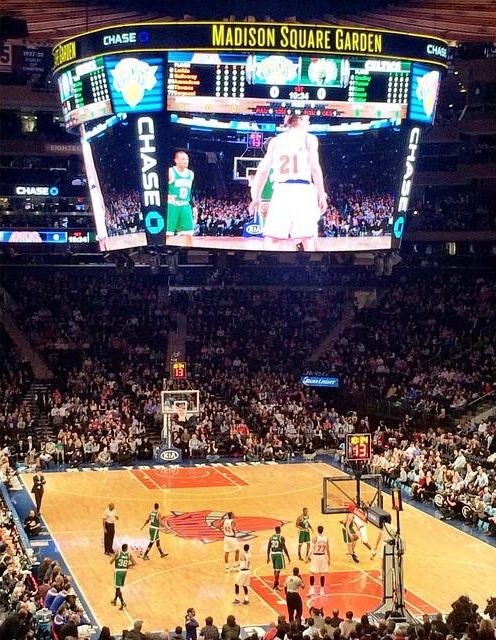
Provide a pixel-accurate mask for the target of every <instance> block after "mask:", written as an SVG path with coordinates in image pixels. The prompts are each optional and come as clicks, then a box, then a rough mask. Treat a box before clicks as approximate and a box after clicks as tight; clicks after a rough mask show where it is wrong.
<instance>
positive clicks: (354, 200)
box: [195, 184, 394, 237]
mask: <svg viewBox="0 0 496 640" xmlns="http://www.w3.org/2000/svg"><path fill="white" fill-rule="evenodd" d="M248 205H249V199H248V198H247V197H242V196H239V195H238V196H237V195H233V197H232V198H225V199H219V198H199V199H198V200H197V201H196V202H195V206H196V208H197V212H198V214H197V220H196V228H195V235H200V236H240V235H242V233H243V226H244V225H245V224H246V223H248V222H250V221H252V216H251V214H250V213H249V212H248ZM393 205H394V200H393V196H392V195H385V194H375V193H373V194H367V193H363V191H362V190H361V189H360V188H358V187H355V186H354V185H345V184H337V185H335V187H331V188H330V190H329V206H328V208H327V211H326V212H325V213H324V215H323V216H322V218H321V219H320V222H319V235H320V236H324V237H331V236H332V237H348V236H349V237H356V236H369V235H372V236H379V235H384V234H385V233H386V232H387V231H388V230H389V229H390V221H391V217H392V213H393Z"/></svg>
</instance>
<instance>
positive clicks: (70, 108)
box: [58, 57, 112, 128]
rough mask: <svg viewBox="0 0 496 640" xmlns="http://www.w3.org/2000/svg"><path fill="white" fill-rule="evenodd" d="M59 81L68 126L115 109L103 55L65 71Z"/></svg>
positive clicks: (107, 113)
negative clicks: (111, 99)
mask: <svg viewBox="0 0 496 640" xmlns="http://www.w3.org/2000/svg"><path fill="white" fill-rule="evenodd" d="M58 84H59V93H60V99H61V102H62V113H63V114H64V121H65V123H66V125H67V127H68V128H71V127H74V126H76V125H79V124H81V123H83V122H87V121H88V120H94V119H97V118H101V117H103V116H107V115H110V114H111V113H112V104H111V101H110V91H109V86H108V81H107V75H106V72H105V63H104V58H103V57H96V58H92V59H90V60H88V61H86V62H82V63H81V64H78V65H76V66H75V67H74V68H73V69H72V70H70V71H65V72H64V73H63V74H62V75H61V76H60V77H59V79H58Z"/></svg>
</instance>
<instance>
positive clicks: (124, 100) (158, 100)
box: [105, 31, 164, 113]
mask: <svg viewBox="0 0 496 640" xmlns="http://www.w3.org/2000/svg"><path fill="white" fill-rule="evenodd" d="M144 34H146V35H144ZM147 35H148V33H147V32H146V31H143V32H140V33H139V34H138V38H139V37H144V38H146V37H147ZM105 69H106V71H107V75H108V76H109V77H110V78H111V82H110V92H111V97H112V102H113V103H114V110H115V112H116V113H138V112H139V113H143V112H145V111H146V112H150V111H161V110H162V109H163V106H164V90H163V87H164V61H163V58H161V57H146V58H141V57H140V58H135V57H125V58H122V57H120V56H106V57H105Z"/></svg>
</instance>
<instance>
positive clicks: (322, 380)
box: [300, 376, 339, 389]
mask: <svg viewBox="0 0 496 640" xmlns="http://www.w3.org/2000/svg"><path fill="white" fill-rule="evenodd" d="M300 382H301V384H303V385H304V386H305V387H327V388H330V389H338V388H339V378H330V377H328V376H302V377H301V378H300Z"/></svg>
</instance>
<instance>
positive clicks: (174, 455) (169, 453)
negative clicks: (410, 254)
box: [158, 449, 179, 462]
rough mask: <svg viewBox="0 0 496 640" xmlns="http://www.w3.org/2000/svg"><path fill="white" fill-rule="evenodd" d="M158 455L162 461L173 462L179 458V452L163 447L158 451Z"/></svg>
mask: <svg viewBox="0 0 496 640" xmlns="http://www.w3.org/2000/svg"><path fill="white" fill-rule="evenodd" d="M158 457H159V458H160V460H163V461H164V462H173V461H174V460H177V459H178V458H179V452H178V451H175V450H174V449H164V450H162V451H161V452H160V453H159V455H158Z"/></svg>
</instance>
